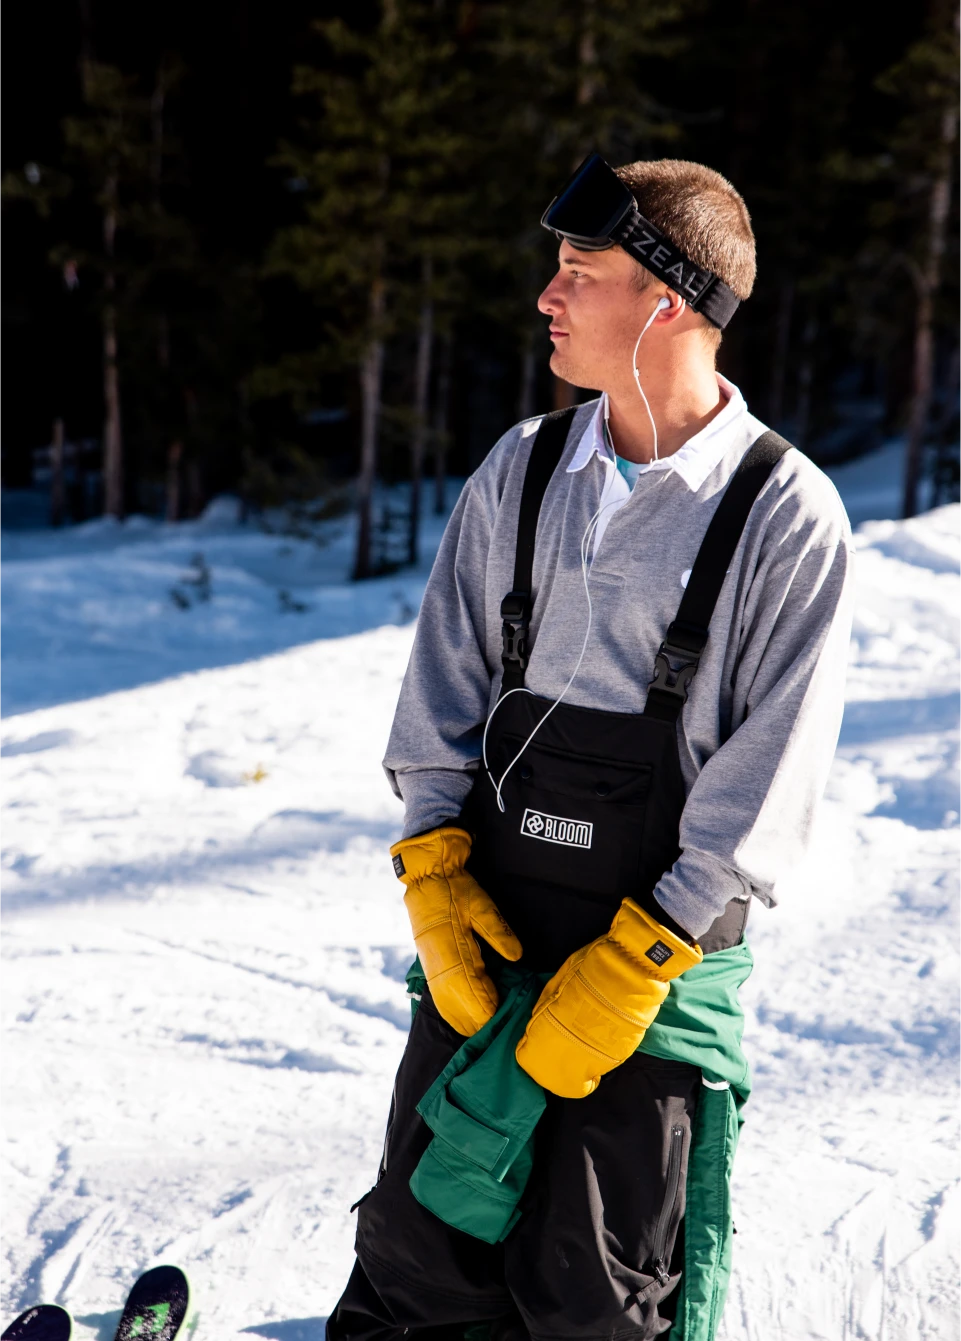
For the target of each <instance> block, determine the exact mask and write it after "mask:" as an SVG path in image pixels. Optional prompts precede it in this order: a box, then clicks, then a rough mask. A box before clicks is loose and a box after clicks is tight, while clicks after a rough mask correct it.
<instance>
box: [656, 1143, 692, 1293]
mask: <svg viewBox="0 0 961 1341" xmlns="http://www.w3.org/2000/svg"><path fill="white" fill-rule="evenodd" d="M683 1153H684V1128H683V1127H681V1126H679V1125H678V1124H677V1123H675V1124H674V1126H673V1127H672V1128H671V1146H670V1150H669V1152H668V1157H667V1186H666V1187H665V1189H664V1202H663V1205H662V1206H661V1214H660V1215H659V1216H658V1220H657V1229H656V1231H655V1234H654V1251H653V1253H652V1254H651V1261H652V1264H653V1266H654V1274H655V1275H656V1276H657V1279H658V1280H659V1281H660V1283H661V1284H662V1285H666V1284H667V1282H668V1281H669V1280H670V1278H671V1273H670V1271H669V1270H668V1263H667V1262H666V1261H665V1254H666V1252H667V1239H668V1235H669V1234H670V1231H671V1225H672V1222H673V1220H674V1212H675V1210H676V1208H677V1194H678V1191H679V1189H680V1183H681V1155H682V1154H683Z"/></svg>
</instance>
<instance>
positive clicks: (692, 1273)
mask: <svg viewBox="0 0 961 1341" xmlns="http://www.w3.org/2000/svg"><path fill="white" fill-rule="evenodd" d="M752 967H753V959H752V957H751V951H750V949H749V947H748V945H747V943H746V942H744V941H742V942H741V944H740V945H735V946H732V947H731V948H730V949H728V950H719V951H717V952H716V953H714V954H711V955H707V956H706V957H705V958H704V960H703V961H702V962H701V963H700V964H698V965H696V966H695V967H694V968H691V969H689V970H688V971H687V972H686V973H684V974H683V975H682V976H681V977H680V978H675V979H674V980H673V982H672V983H671V988H670V992H669V994H668V997H667V999H666V1000H665V1002H664V1004H663V1005H662V1006H661V1009H660V1011H659V1012H658V1015H657V1019H656V1020H655V1022H654V1024H653V1025H652V1026H651V1028H650V1029H648V1031H647V1034H646V1035H645V1038H644V1041H643V1043H642V1044H641V1046H640V1048H639V1049H638V1051H639V1052H644V1053H647V1054H649V1055H650V1056H653V1057H661V1058H665V1059H667V1060H670V1061H683V1062H688V1063H689V1064H690V1065H692V1066H696V1067H698V1068H699V1069H700V1071H701V1076H702V1080H703V1086H702V1089H701V1094H700V1098H699V1101H698V1107H697V1113H696V1115H695V1119H694V1127H693V1133H692V1141H691V1151H690V1157H689V1164H688V1176H687V1209H686V1212H685V1220H684V1224H685V1234H684V1271H683V1274H682V1277H681V1284H680V1287H679V1295H678V1303H677V1309H676V1318H675V1322H674V1325H673V1327H672V1329H671V1332H670V1336H669V1338H668V1341H713V1338H714V1336H715V1333H716V1330H717V1326H718V1323H719V1321H720V1317H721V1311H722V1309H723V1305H724V1297H725V1295H726V1293H727V1286H728V1281H729V1279H730V1273H731V1246H732V1233H733V1223H732V1217H731V1195H730V1179H731V1170H732V1168H733V1161H734V1151H735V1148H736V1145H737V1137H738V1130H739V1127H740V1123H741V1121H742V1120H743V1119H742V1118H741V1114H740V1110H741V1108H742V1106H743V1104H744V1103H745V1102H746V1100H747V1098H748V1095H749V1093H750V1070H749V1068H748V1065H747V1061H746V1060H745V1057H744V1054H743V1052H742V1051H741V1036H742V1033H743V1028H744V1016H743V1012H742V1010H741V1007H740V1004H739V1001H738V989H739V988H740V986H741V984H742V983H743V982H744V981H745V980H746V979H747V977H748V975H749V974H750V972H751V969H752ZM545 981H546V976H539V975H537V974H532V973H527V972H525V971H523V970H520V969H517V968H515V967H514V966H512V965H506V966H505V968H504V971H503V972H502V973H501V975H500V977H499V984H498V985H499V987H500V990H501V994H502V998H503V999H502V1001H501V1004H500V1007H499V1008H498V1011H497V1013H496V1014H495V1015H494V1017H493V1019H491V1020H489V1021H488V1023H487V1024H486V1025H485V1026H484V1027H483V1029H481V1030H480V1031H479V1032H478V1033H476V1034H475V1035H474V1036H473V1037H472V1038H468V1039H466V1040H465V1042H464V1045H463V1047H461V1048H460V1049H459V1050H458V1051H457V1052H456V1053H455V1055H454V1056H453V1057H452V1058H451V1060H450V1062H448V1064H447V1066H446V1067H445V1068H444V1070H443V1071H442V1072H441V1074H440V1075H439V1076H438V1077H437V1079H436V1080H435V1081H434V1083H433V1085H431V1087H430V1089H429V1090H428V1091H427V1093H426V1094H425V1095H424V1097H423V1099H422V1100H421V1101H420V1103H419V1104H418V1106H417V1111H418V1112H419V1113H420V1115H421V1117H422V1118H423V1119H424V1121H425V1122H426V1123H427V1125H428V1127H430V1129H431V1131H432V1132H433V1133H434V1138H433V1140H432V1141H431V1143H430V1145H429V1146H428V1147H427V1150H426V1151H425V1153H424V1155H423V1157H422V1158H421V1160H420V1163H419V1164H418V1165H417V1168H416V1169H415V1170H414V1173H413V1174H412V1176H411V1180H410V1188H411V1191H412V1192H413V1194H414V1196H415V1197H416V1198H417V1200H418V1201H419V1202H420V1203H421V1204H422V1205H423V1206H425V1207H426V1208H427V1209H428V1210H430V1211H432V1212H433V1213H434V1214H435V1215H437V1216H438V1217H439V1218H440V1219H441V1220H443V1221H445V1223H447V1224H449V1225H452V1226H453V1227H454V1228H455V1229H460V1230H462V1231H463V1232H464V1233H467V1234H471V1235H473V1236H474V1237H475V1238H479V1239H483V1240H484V1241H485V1242H486V1243H499V1242H500V1241H501V1240H502V1239H503V1238H505V1237H506V1235H507V1234H509V1233H510V1231H511V1229H512V1228H513V1227H514V1225H515V1224H516V1222H517V1220H518V1218H519V1214H520V1212H519V1210H518V1204H519V1202H520V1199H521V1196H522V1195H523V1192H524V1189H525V1187H526V1185H527V1180H528V1178H529V1176H530V1172H531V1167H532V1164H533V1141H534V1130H535V1128H536V1126H537V1123H538V1122H539V1120H540V1118H541V1115H542V1113H543V1112H544V1108H545V1106H546V1101H545V1098H544V1091H543V1090H542V1088H541V1087H540V1085H538V1084H537V1083H536V1081H534V1080H532V1079H531V1077H530V1076H529V1075H527V1073H526V1072H525V1071H523V1070H522V1069H521V1067H520V1066H518V1064H517V1061H516V1059H515V1057H514V1050H515V1048H516V1046H517V1044H518V1042H519V1041H520V1038H521V1036H522V1035H523V1033H524V1030H525V1028H526V1027H527V1022H528V1020H529V1019H530V1016H531V1012H532V1010H533V1008H534V1005H535V1003H536V1001H537V998H538V997H539V996H540V993H541V989H542V987H543V984H544V982H545ZM407 984H408V991H409V993H410V996H411V1007H412V1009H413V1010H414V1011H416V1008H417V1000H418V998H419V997H420V996H421V995H422V993H423V991H424V988H425V987H426V980H425V978H424V975H423V971H422V969H421V966H420V961H419V960H416V959H415V961H414V963H413V965H412V966H411V968H410V970H409V972H408V974H407ZM572 1102H573V1101H572Z"/></svg>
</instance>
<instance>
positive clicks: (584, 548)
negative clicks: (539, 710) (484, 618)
mask: <svg viewBox="0 0 961 1341" xmlns="http://www.w3.org/2000/svg"><path fill="white" fill-rule="evenodd" d="M670 305H671V303H670V299H668V298H660V299H658V302H657V306H656V307H655V308H654V311H653V312H652V313H651V315H650V316H649V317H648V319H647V323H646V325H645V326H644V329H643V330H642V331H641V333H640V335H639V336H638V337H637V343H636V344H635V346H634V355H633V358H632V359H631V363H632V366H633V368H634V381H635V382H636V383H637V389H638V391H639V392H640V393H641V399H642V400H643V402H644V408H645V409H646V410H647V417H648V419H650V421H651V431H652V432H653V434H654V460H655V461H656V460H657V459H658V458H657V425H656V424H655V422H654V416H653V414H652V413H651V407H650V405H649V404H648V400H647V397H646V396H645V395H644V388H643V387H642V386H641V375H640V373H639V372H638V371H637V351H638V349H639V347H640V344H641V340H642V339H643V338H644V336H645V334H646V333H647V331H648V329H649V327H650V325H651V323H652V322H653V320H654V318H655V317H656V316H657V314H658V312H661V311H663V309H664V308H665V307H670ZM620 501H621V500H620V499H611V501H610V502H609V503H604V504H603V505H602V506H601V507H599V508H598V509H597V511H596V512H595V513H594V515H593V517H592V518H591V519H590V521H589V522H588V523H587V526H586V527H585V528H584V534H583V535H582V536H581V578H582V580H583V582H584V594H585V596H586V597H587V628H586V629H585V630H584V641H583V643H582V644H581V654H580V656H579V657H578V658H577V665H576V666H575V667H574V670H573V671H572V673H571V678H570V679H569V680H568V682H567V684H566V685H565V686H564V688H563V689H562V690H561V692H560V694H559V695H558V696H557V698H556V699H555V700H554V702H553V703H552V704H551V706H550V707H549V708H548V709H547V712H545V714H544V716H543V717H542V718H541V719H540V721H539V722H538V723H537V725H536V726H535V727H534V730H533V731H532V732H531V733H530V735H529V736H528V737H527V739H526V740H525V741H524V744H523V745H522V746H521V747H520V749H519V750H518V751H517V753H516V754H515V755H514V757H513V759H512V760H511V761H510V763H509V764H508V765H507V767H506V768H505V769H504V772H503V773H502V774H501V778H500V781H499V782H495V781H494V775H493V774H492V773H491V771H490V767H489V765H488V763H487V733H488V731H489V730H490V724H491V722H492V721H493V719H494V713H495V712H496V711H497V709H498V708H499V707H500V706H501V704H502V703H505V702H506V701H507V699H509V698H510V696H511V694H533V692H534V691H533V690H532V689H528V688H527V687H526V686H521V688H520V689H509V690H508V691H507V693H506V694H503V695H502V696H501V697H500V698H499V699H498V700H497V702H496V703H495V704H494V706H493V708H491V710H490V713H489V714H488V717H487V721H486V722H485V723H484V735H483V737H482V739H481V758H482V761H483V765H484V772H485V773H486V774H487V776H488V778H490V783H491V786H492V787H493V788H494V792H495V794H496V797H497V808H498V810H499V811H500V812H501V814H504V812H505V809H506V807H505V805H504V798H503V797H502V795H501V788H502V787H503V786H504V783H505V782H506V781H507V775H508V773H509V772H510V771H511V769H512V768H513V767H514V765H515V764H516V763H517V761H518V759H520V757H521V755H522V754H523V753H524V751H525V750H526V749H527V747H528V745H530V743H531V741H532V740H533V739H534V737H535V736H536V735H537V733H538V731H540V729H541V727H542V726H543V725H544V723H545V722H546V721H547V719H548V717H550V715H551V713H552V712H553V711H554V709H555V708H556V707H557V705H558V704H559V703H560V702H561V700H562V699H563V698H564V696H565V695H566V694H567V691H568V690H569V689H570V687H571V685H572V684H573V683H574V681H575V679H576V678H577V673H578V671H579V670H580V668H581V663H582V662H583V660H584V655H585V653H586V652H587V644H588V640H589V639H590V636H591V625H592V623H593V621H594V606H593V603H592V601H591V589H590V584H589V582H588V569H587V560H588V557H589V555H590V552H591V545H592V543H593V540H594V533H595V532H596V530H597V523H598V522H599V521H600V518H601V513H602V512H605V511H606V510H607V509H608V508H609V507H614V506H616V505H618V504H619V503H620Z"/></svg>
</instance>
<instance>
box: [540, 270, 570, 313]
mask: <svg viewBox="0 0 961 1341" xmlns="http://www.w3.org/2000/svg"><path fill="white" fill-rule="evenodd" d="M557 280H558V276H557V275H555V276H554V278H553V279H552V280H551V282H550V284H548V286H547V288H546V289H545V290H544V292H543V293H542V294H541V296H540V297H539V298H538V300H537V310H538V312H543V313H544V315H545V317H559V316H560V315H561V313H562V312H563V311H564V300H563V298H562V297H561V294H560V286H559V284H558V282H557Z"/></svg>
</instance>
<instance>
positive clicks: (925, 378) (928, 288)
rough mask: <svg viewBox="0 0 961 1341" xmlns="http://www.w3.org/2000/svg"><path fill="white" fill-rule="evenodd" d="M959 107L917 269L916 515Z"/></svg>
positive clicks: (947, 132) (951, 120) (945, 124)
mask: <svg viewBox="0 0 961 1341" xmlns="http://www.w3.org/2000/svg"><path fill="white" fill-rule="evenodd" d="M957 125H958V119H957V112H956V110H955V108H954V107H953V106H952V107H950V108H947V109H946V110H945V112H944V115H943V117H942V119H941V146H940V148H941V153H940V156H939V157H940V163H939V165H938V170H937V173H936V175H935V178H934V182H933V183H932V186H931V202H930V206H929V208H928V247H927V255H926V256H925V259H924V263H923V265H921V266H919V267H918V268H917V270H916V272H915V287H916V289H917V295H918V308H917V315H916V318H915V331H914V389H913V395H912V398H911V413H910V416H909V419H908V442H907V450H906V452H905V455H904V504H903V512H904V515H905V517H913V516H914V515H915V514H916V512H917V510H918V488H919V486H920V483H921V466H922V459H923V453H924V435H925V430H926V428H927V424H928V416H929V414H930V411H931V388H932V385H933V383H934V300H935V296H936V294H937V292H938V287H939V285H940V283H941V262H942V260H943V258H944V248H945V241H946V238H945V231H946V224H947V220H948V211H949V209H950V205H951V164H952V160H953V155H952V153H951V146H952V145H953V143H954V139H955V135H956V133H957Z"/></svg>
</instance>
